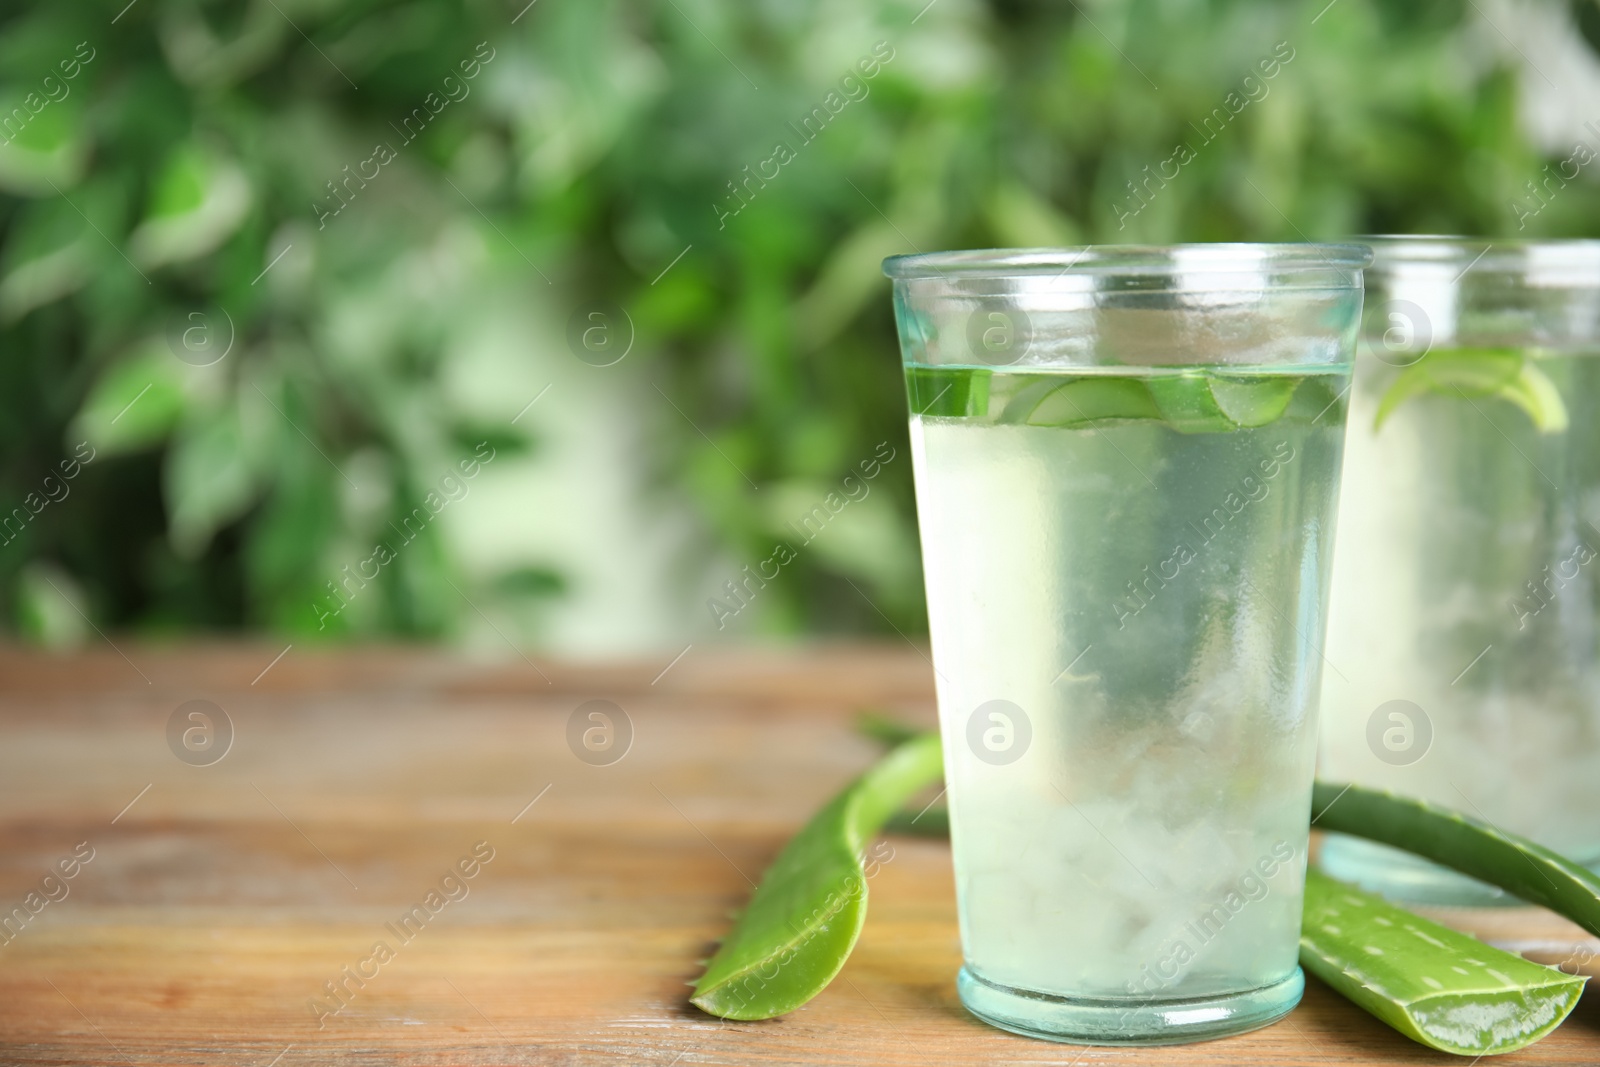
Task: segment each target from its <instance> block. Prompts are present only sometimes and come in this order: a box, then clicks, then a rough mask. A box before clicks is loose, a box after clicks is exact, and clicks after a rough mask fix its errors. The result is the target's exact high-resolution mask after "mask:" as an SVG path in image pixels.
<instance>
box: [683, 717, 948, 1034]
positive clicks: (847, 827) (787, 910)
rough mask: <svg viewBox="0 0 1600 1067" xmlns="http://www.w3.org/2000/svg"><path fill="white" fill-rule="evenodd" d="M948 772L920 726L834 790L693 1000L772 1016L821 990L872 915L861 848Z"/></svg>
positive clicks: (729, 1013) (728, 1012)
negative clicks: (843, 786) (912, 735)
mask: <svg viewBox="0 0 1600 1067" xmlns="http://www.w3.org/2000/svg"><path fill="white" fill-rule="evenodd" d="M943 771H944V762H943V759H942V757H941V754H940V749H939V736H938V735H937V734H933V733H927V734H921V735H919V736H917V737H915V738H913V739H912V740H909V741H907V742H905V743H904V744H901V745H899V746H897V747H896V748H895V749H893V750H892V751H891V752H889V753H888V755H886V756H884V757H883V759H881V760H880V761H879V762H878V763H876V764H875V765H874V766H873V767H872V768H871V769H870V770H868V771H867V772H866V773H865V774H863V775H862V776H861V777H860V778H858V779H856V780H855V781H854V782H853V783H851V785H850V786H848V787H847V788H846V789H845V790H844V791H843V792H842V793H840V794H839V795H838V796H836V797H834V798H833V800H831V801H830V802H829V803H828V805H827V806H826V807H824V808H823V809H822V810H821V811H820V812H818V813H817V814H816V816H815V817H813V818H812V820H811V821H810V822H809V823H807V824H806V825H805V827H804V828H803V829H802V830H801V831H800V833H799V834H797V835H796V836H795V837H794V839H793V840H791V841H790V842H789V844H788V845H787V846H786V847H785V848H784V850H783V852H781V853H780V854H779V855H778V858H777V860H775V861H774V862H773V864H772V866H771V867H769V868H768V869H767V873H766V874H765V875H764V876H763V877H762V879H761V885H760V887H759V888H757V890H756V892H755V895H754V896H753V897H752V898H751V899H750V905H749V907H747V908H746V909H745V911H744V914H743V915H742V916H740V918H739V921H738V922H737V923H736V924H735V925H734V928H733V931H732V932H731V933H729V934H728V936H727V938H726V939H725V940H724V941H723V943H722V947H721V948H719V949H718V950H717V953H716V955H715V956H713V957H712V958H711V961H710V963H709V964H708V965H707V966H706V971H705V973H704V974H702V975H701V976H700V978H699V980H698V981H697V982H695V986H694V993H693V995H691V996H690V998H689V999H690V1001H691V1002H692V1003H694V1004H695V1005H696V1006H698V1007H699V1008H701V1009H702V1010H704V1011H706V1012H708V1013H710V1014H712V1015H717V1016H720V1017H722V1018H724V1019H770V1018H772V1017H773V1016H776V1015H782V1014H784V1013H786V1012H790V1011H793V1010H794V1009H796V1008H798V1007H800V1006H801V1005H802V1004H804V1003H805V1002H806V1001H808V1000H810V999H811V998H812V997H814V996H816V995H817V994H818V993H820V992H822V990H823V989H824V988H825V987H826V986H827V985H828V983H829V982H831V981H832V980H833V977H834V975H836V974H838V973H839V970H840V968H842V967H843V966H844V962H845V960H846V959H847V958H849V955H850V950H851V949H852V948H854V947H855V943H856V938H857V937H859V936H860V934H861V927H862V924H863V923H864V922H865V921H866V916H867V875H866V872H865V871H864V869H863V867H862V861H861V855H862V849H863V848H864V847H865V845H866V844H867V842H868V841H869V840H870V839H871V838H872V837H873V836H874V835H875V834H876V833H877V832H878V830H879V829H880V828H881V827H882V826H883V824H884V822H885V821H886V820H887V819H888V818H889V817H890V816H891V815H893V814H894V813H895V812H896V811H898V810H899V809H900V808H901V807H902V806H904V805H905V803H906V801H907V800H909V799H910V798H911V797H912V796H914V795H915V794H916V793H917V791H918V790H920V789H922V788H924V787H925V786H927V785H929V784H930V783H932V782H935V781H937V780H938V778H939V776H940V775H941V774H942V773H943Z"/></svg>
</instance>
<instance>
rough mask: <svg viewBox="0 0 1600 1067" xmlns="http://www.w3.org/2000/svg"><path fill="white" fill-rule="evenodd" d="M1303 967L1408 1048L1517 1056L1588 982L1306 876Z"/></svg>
mask: <svg viewBox="0 0 1600 1067" xmlns="http://www.w3.org/2000/svg"><path fill="white" fill-rule="evenodd" d="M1300 963H1301V965H1302V966H1304V967H1305V969H1306V970H1308V971H1310V972H1311V973H1312V974H1315V975H1316V976H1317V977H1318V978H1320V979H1322V980H1323V981H1324V982H1326V983H1328V985H1330V986H1332V987H1333V988H1334V989H1335V990H1336V991H1338V992H1339V993H1340V994H1342V995H1343V996H1345V997H1347V998H1349V999H1350V1000H1352V1001H1354V1002H1355V1003H1356V1004H1357V1005H1359V1006H1360V1007H1362V1008H1364V1009H1365V1010H1366V1011H1368V1012H1370V1013H1372V1014H1373V1015H1375V1016H1377V1017H1378V1018H1379V1019H1382V1020H1383V1021H1384V1022H1386V1023H1388V1024H1389V1025H1390V1026H1392V1027H1394V1028H1395V1029H1396V1030H1398V1031H1400V1032H1401V1033H1402V1034H1405V1035H1406V1036H1407V1037H1409V1038H1411V1039H1412V1040H1413V1041H1417V1042H1420V1043H1422V1044H1424V1045H1427V1046H1428V1047H1429V1048H1435V1049H1438V1050H1440V1051H1441V1052H1452V1053H1455V1054H1456V1055H1458V1056H1487V1055H1494V1054H1497V1053H1502V1052H1515V1051H1516V1050H1517V1049H1520V1048H1525V1047H1527V1046H1528V1045H1531V1044H1533V1043H1534V1042H1535V1041H1537V1040H1539V1039H1540V1038H1541V1037H1543V1036H1545V1035H1546V1034H1548V1033H1549V1032H1550V1031H1552V1030H1554V1029H1555V1028H1556V1027H1557V1026H1559V1025H1560V1023H1561V1021H1562V1020H1563V1019H1565V1018H1566V1017H1567V1015H1568V1014H1569V1013H1571V1011H1572V1009H1573V1008H1574V1007H1576V1006H1577V1004H1578V997H1579V995H1580V994H1581V993H1582V992H1583V986H1584V983H1585V982H1586V981H1587V980H1588V979H1586V978H1583V977H1580V976H1575V975H1569V974H1563V973H1562V972H1561V971H1558V970H1556V969H1554V968H1553V967H1545V966H1542V965H1540V964H1537V963H1530V962H1528V961H1527V960H1525V959H1523V958H1522V957H1521V956H1515V955H1512V954H1511V953H1509V952H1502V951H1501V950H1500V949H1497V948H1493V947H1491V946H1489V945H1485V944H1483V943H1482V942H1480V941H1477V940H1474V939H1473V938H1471V937H1468V936H1467V935H1466V934H1463V933H1460V932H1458V931H1456V930H1452V929H1450V928H1449V927H1448V926H1441V925H1440V924H1439V923H1436V922H1431V921H1429V920H1427V919H1424V918H1422V917H1421V916H1419V915H1413V914H1412V913H1411V912H1408V911H1405V910H1404V909H1402V908H1397V907H1395V906H1394V905H1392V904H1389V903H1388V902H1386V901H1385V900H1383V899H1382V898H1381V897H1377V896H1373V895H1372V894H1370V893H1364V892H1362V891H1361V890H1359V889H1356V888H1354V887H1352V886H1347V885H1345V884H1344V883H1342V882H1336V881H1334V880H1333V879H1331V878H1329V877H1327V876H1326V875H1324V874H1320V873H1318V872H1317V871H1314V870H1313V871H1308V872H1307V873H1306V899H1305V909H1304V912H1303V913H1302V920H1301V934H1300Z"/></svg>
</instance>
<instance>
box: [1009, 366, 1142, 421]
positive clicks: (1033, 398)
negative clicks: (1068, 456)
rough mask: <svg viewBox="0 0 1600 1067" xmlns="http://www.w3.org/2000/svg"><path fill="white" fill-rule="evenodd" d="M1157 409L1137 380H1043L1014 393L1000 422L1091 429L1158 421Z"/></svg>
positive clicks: (1110, 378) (1107, 378) (1109, 378)
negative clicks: (1124, 423)
mask: <svg viewBox="0 0 1600 1067" xmlns="http://www.w3.org/2000/svg"><path fill="white" fill-rule="evenodd" d="M1161 417H1162V416H1161V410H1160V409H1159V408H1158V407H1156V403H1155V401H1154V400H1153V399H1151V397H1150V390H1149V389H1147V388H1145V382H1144V381H1142V380H1140V379H1138V378H1113V377H1105V378H1068V379H1065V380H1063V379H1061V378H1055V377H1051V378H1045V379H1043V380H1041V381H1037V382H1032V383H1030V384H1028V385H1026V386H1024V387H1023V388H1022V389H1020V390H1018V391H1017V394H1016V395H1015V396H1013V397H1012V398H1011V400H1010V402H1009V403H1007V404H1006V406H1005V409H1004V410H1003V411H1001V412H1000V421H1001V422H1005V423H1026V424H1027V425H1029V426H1062V427H1069V428H1075V429H1084V428H1091V427H1094V426H1099V425H1103V424H1106V423H1111V422H1125V421H1128V420H1130V419H1159V418H1161Z"/></svg>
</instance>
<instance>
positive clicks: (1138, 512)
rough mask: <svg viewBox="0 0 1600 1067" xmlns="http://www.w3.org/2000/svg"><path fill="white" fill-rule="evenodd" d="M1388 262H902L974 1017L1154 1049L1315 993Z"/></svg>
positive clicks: (987, 257) (923, 523) (904, 338)
mask: <svg viewBox="0 0 1600 1067" xmlns="http://www.w3.org/2000/svg"><path fill="white" fill-rule="evenodd" d="M1366 261H1367V250H1366V249H1365V248H1363V247H1360V246H1349V245H1187V246H1177V247H1170V248H1140V247H1104V248H1081V249H1052V250H1038V251H988V252H946V253H936V254H932V255H917V256H897V257H894V258H891V259H889V260H887V261H886V262H885V264H884V269H885V272H886V273H887V274H888V275H889V276H890V277H891V278H893V279H894V297H895V311H896V317H897V322H898V326H899V332H900V343H901V351H902V354H903V357H904V364H905V373H906V385H907V394H908V397H909V401H910V409H911V446H912V456H913V464H914V470H915V478H916V492H917V513H918V518H919V523H920V527H921V539H922V551H923V567H924V577H925V582H926V588H927V598H928V612H929V626H930V630H931V636H932V646H933V666H934V671H935V675H936V684H937V691H938V704H939V717H940V723H941V733H942V736H943V741H944V752H945V774H946V784H947V786H948V791H949V798H950V818H951V838H952V845H953V849H954V860H955V873H956V889H957V898H958V908H959V914H960V922H961V942H962V949H963V955H964V958H965V966H963V968H962V969H961V971H960V974H959V976H958V979H957V984H958V988H959V991H960V995H961V999H962V1001H963V1003H964V1004H965V1005H966V1006H967V1008H968V1009H969V1010H970V1011H972V1012H973V1013H974V1014H976V1015H977V1016H979V1017H980V1018H982V1019H984V1020H986V1021H987V1022H990V1023H992V1024H994V1025H996V1026H999V1027H1002V1028H1004V1029H1007V1030H1011V1031H1014V1032H1017V1033H1021V1034H1026V1035H1030V1036H1035V1037H1043V1038H1050V1039H1054V1040H1061V1041H1074V1042H1081V1043H1091V1044H1165V1043H1174V1042H1181V1041H1192V1040H1199V1039H1202V1038H1210V1037H1217V1036H1221V1035H1225V1034H1231V1033H1238V1032H1241V1031H1245V1030H1250V1029H1253V1028H1256V1027H1259V1026H1263V1025H1265V1024H1267V1023H1269V1022H1271V1021H1272V1020H1274V1019H1277V1018H1279V1017H1280V1016H1282V1015H1283V1014H1285V1013H1286V1012H1288V1011H1289V1010H1290V1009H1291V1008H1292V1007H1293V1006H1294V1005H1295V1004H1296V1003H1297V1002H1298V1001H1299V999H1300V994H1301V990H1302V988H1303V978H1302V976H1301V972H1300V968H1299V967H1298V966H1297V963H1296V954H1297V942H1298V938H1299V931H1300V910H1301V897H1302V891H1303V886H1304V876H1305V863H1306V845H1307V823H1308V821H1309V807H1310V795H1311V784H1312V766H1313V760H1314V756H1315V732H1316V727H1315V715H1316V705H1317V693H1318V685H1319V682H1320V674H1321V667H1322V659H1321V645H1322V638H1323V620H1324V614H1325V612H1324V597H1325V592H1326V586H1327V582H1328V571H1329V561H1330V549H1331V543H1332V537H1333V519H1334V507H1335V500H1336V496H1337V491H1338V481H1339V469H1340V456H1341V450H1342V447H1343V438H1344V425H1345V399H1344V398H1345V394H1346V391H1347V384H1348V381H1349V374H1350V371H1351V365H1352V359H1353V349H1354V344H1355V335H1356V330H1357V326H1358V323H1359V319H1360V311H1361V297H1362V268H1363V266H1364V265H1365V263H1366Z"/></svg>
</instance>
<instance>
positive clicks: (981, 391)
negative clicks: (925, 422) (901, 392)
mask: <svg viewBox="0 0 1600 1067" xmlns="http://www.w3.org/2000/svg"><path fill="white" fill-rule="evenodd" d="M990 373H991V372H990V371H989V370H988V369H987V368H982V367H907V368H906V397H907V399H908V400H910V402H911V413H912V414H913V415H945V416H956V417H964V416H969V415H986V414H988V411H989V375H990Z"/></svg>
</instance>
